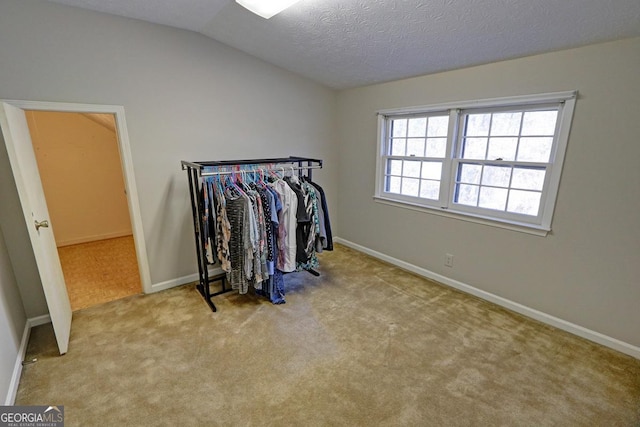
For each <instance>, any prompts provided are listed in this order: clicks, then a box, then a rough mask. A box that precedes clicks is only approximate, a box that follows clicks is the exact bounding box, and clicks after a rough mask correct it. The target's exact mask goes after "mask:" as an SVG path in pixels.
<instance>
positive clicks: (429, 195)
mask: <svg viewBox="0 0 640 427" xmlns="http://www.w3.org/2000/svg"><path fill="white" fill-rule="evenodd" d="M420 197H423V198H425V199H432V200H438V199H439V198H440V181H428V180H425V179H423V180H422V184H421V185H420Z"/></svg>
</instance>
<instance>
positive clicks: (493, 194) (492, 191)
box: [478, 187, 508, 211]
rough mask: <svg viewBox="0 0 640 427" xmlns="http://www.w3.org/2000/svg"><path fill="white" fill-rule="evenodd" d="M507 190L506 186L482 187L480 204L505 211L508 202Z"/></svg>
mask: <svg viewBox="0 0 640 427" xmlns="http://www.w3.org/2000/svg"><path fill="white" fill-rule="evenodd" d="M507 192H508V190H507V189H506V188H492V187H482V188H481V189H480V199H479V201H478V206H480V207H481V208H487V209H496V210H499V211H504V208H505V205H506V204H507Z"/></svg>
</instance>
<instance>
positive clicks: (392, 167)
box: [387, 160, 402, 175]
mask: <svg viewBox="0 0 640 427" xmlns="http://www.w3.org/2000/svg"><path fill="white" fill-rule="evenodd" d="M388 165H389V166H388V168H387V173H388V174H389V175H402V160H389V164H388Z"/></svg>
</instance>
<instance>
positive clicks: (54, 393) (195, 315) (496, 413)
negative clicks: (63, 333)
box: [16, 246, 640, 426]
mask: <svg viewBox="0 0 640 427" xmlns="http://www.w3.org/2000/svg"><path fill="white" fill-rule="evenodd" d="M319 271H320V272H321V274H322V275H321V276H320V277H314V276H312V275H310V274H307V273H296V274H291V275H287V276H285V283H286V287H287V303H286V304H284V305H272V304H271V303H269V302H268V301H266V300H264V299H262V298H260V297H257V296H252V295H238V294H234V293H228V294H224V295H221V296H218V297H215V299H214V300H215V302H216V305H217V306H218V310H219V311H218V312H217V313H212V312H211V311H210V310H209V308H208V307H207V305H206V304H205V302H204V301H203V300H202V298H201V297H200V296H199V294H198V293H197V291H196V290H195V289H194V286H193V285H186V286H181V287H178V288H173V289H170V290H167V291H163V292H160V293H156V294H151V295H138V296H132V297H129V298H125V299H121V300H118V301H114V302H111V303H107V304H103V305H99V306H95V307H91V308H88V309H84V310H80V311H78V312H75V313H74V318H73V325H72V331H71V341H70V345H69V352H68V353H67V354H66V355H64V356H61V357H60V356H58V355H57V350H56V345H55V340H54V337H53V331H52V328H51V325H43V326H39V327H36V328H34V329H33V332H32V336H31V339H30V342H29V347H28V350H27V353H28V354H27V357H28V358H34V357H35V358H37V359H38V360H37V362H35V363H33V364H29V365H26V366H25V367H24V370H23V373H22V378H21V381H20V386H19V390H18V394H17V401H16V404H19V405H32V404H33V405H35V404H39V405H64V406H65V417H66V424H65V425H67V426H178V425H180V426H344V425H347V426H638V425H640V360H637V359H634V358H632V357H629V356H627V355H624V354H621V353H618V352H616V351H613V350H611V349H608V348H605V347H602V346H600V345H597V344H594V343H592V342H589V341H586V340H584V339H581V338H579V337H576V336H573V335H570V334H568V333H565V332H563V331H560V330H557V329H555V328H552V327H549V326H546V325H544V324H541V323H538V322H536V321H533V320H530V319H527V318H524V317H522V316H520V315H518V314H514V313H512V312H510V311H507V310H504V309H502V308H500V307H497V306H495V305H493V304H491V303H488V302H485V301H483V300H480V299H477V298H474V297H471V296H468V295H466V294H463V293H460V292H458V291H455V290H452V289H450V288H447V287H445V286H441V285H438V284H436V283H433V282H430V281H428V280H425V279H423V278H420V277H417V276H414V275H412V274H410V273H406V272H404V271H402V270H399V269H397V268H395V267H393V266H390V265H387V264H385V263H382V262H379V261H377V260H375V259H373V258H370V257H368V256H366V255H363V254H361V253H359V252H356V251H353V250H351V249H348V248H345V247H343V246H337V248H336V250H335V251H334V252H325V253H324V254H322V255H321V268H320V269H319Z"/></svg>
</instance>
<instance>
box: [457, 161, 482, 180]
mask: <svg viewBox="0 0 640 427" xmlns="http://www.w3.org/2000/svg"><path fill="white" fill-rule="evenodd" d="M481 173H482V166H480V165H469V164H464V163H463V164H461V165H460V182H465V183H467V184H480V174H481Z"/></svg>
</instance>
